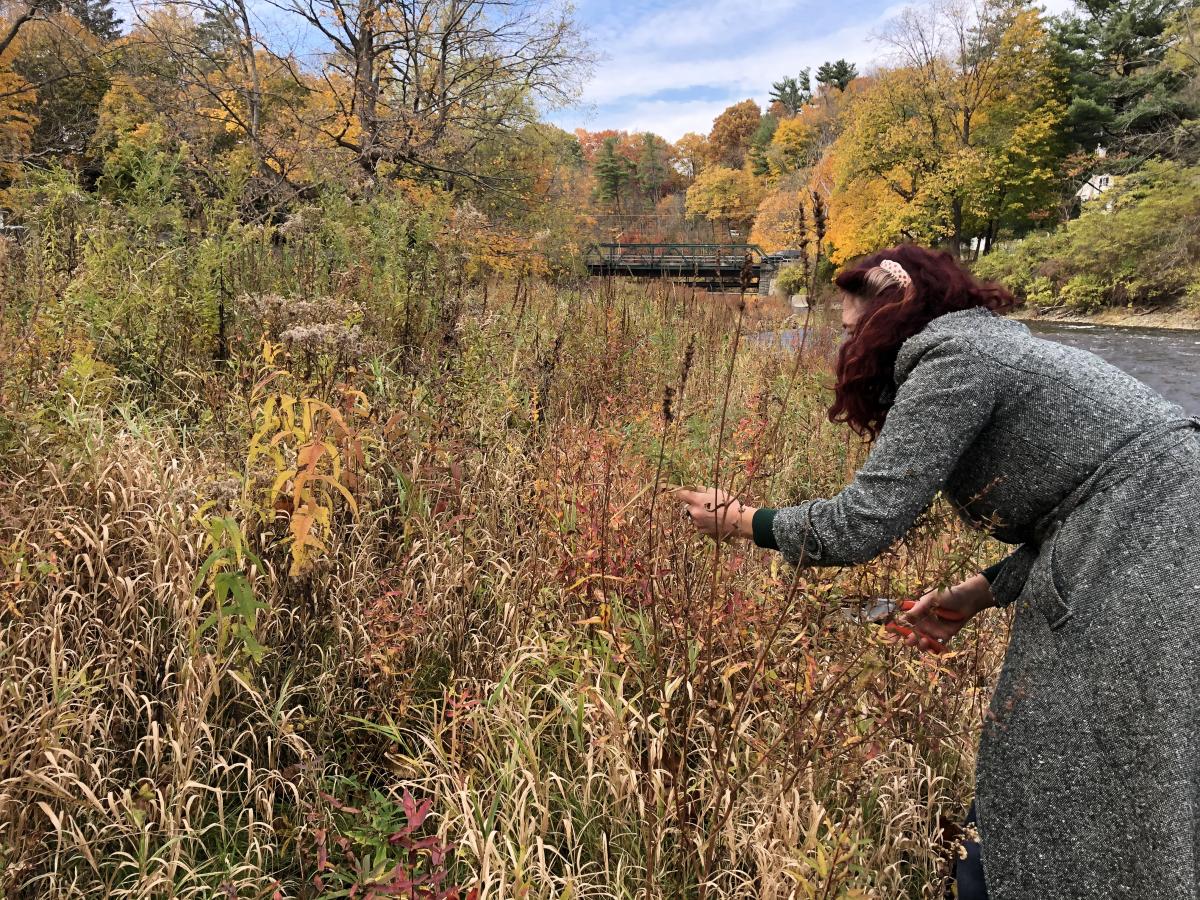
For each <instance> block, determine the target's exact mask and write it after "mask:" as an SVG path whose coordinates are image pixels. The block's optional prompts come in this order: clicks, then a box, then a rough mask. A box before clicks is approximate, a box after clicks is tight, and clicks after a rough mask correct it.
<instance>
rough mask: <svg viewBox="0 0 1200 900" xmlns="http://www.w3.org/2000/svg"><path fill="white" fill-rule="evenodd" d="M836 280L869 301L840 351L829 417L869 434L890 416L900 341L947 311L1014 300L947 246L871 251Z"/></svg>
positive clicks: (998, 306)
mask: <svg viewBox="0 0 1200 900" xmlns="http://www.w3.org/2000/svg"><path fill="white" fill-rule="evenodd" d="M885 259H891V260H895V261H896V262H898V263H899V264H900V265H901V266H903V267H904V271H905V272H907V273H908V275H909V277H910V278H911V279H912V284H911V285H908V286H907V287H906V286H903V285H901V284H899V283H898V281H897V280H896V279H895V278H893V277H889V276H888V275H886V274H885V273H884V270H881V269H879V268H878V266H879V263H880V262H881V261H883V260H885ZM834 283H835V284H836V285H837V286H838V287H839V288H841V290H842V291H844V292H845V293H847V294H849V295H851V296H852V297H854V298H855V299H857V300H858V301H859V302H861V303H863V304H864V310H863V315H862V318H861V319H859V321H858V324H857V325H856V326H855V328H854V333H853V334H852V335H850V336H849V337H848V338H847V339H846V341H845V342H844V343H843V344H842V348H841V350H840V351H839V353H838V360H837V387H836V389H835V398H834V402H833V405H832V406H831V407H830V408H829V418H830V421H833V422H846V423H848V424H849V425H850V427H851V428H853V429H854V431H856V432H857V433H858V434H861V435H864V436H865V437H867V438H868V439H871V440H873V439H874V438H875V436H876V435H878V434H879V431H880V429H881V428H883V423H884V421H885V420H886V419H887V411H888V407H889V406H890V405H891V398H892V395H893V392H894V389H895V377H894V371H893V370H894V369H895V365H896V354H897V353H899V351H900V345H901V344H903V343H904V342H905V341H906V340H908V339H909V338H910V337H912V336H913V335H914V334H916V333H917V332H919V331H920V330H921V329H923V328H924V327H925V326H926V325H928V324H929V323H930V322H931V321H932V320H934V319H936V318H937V317H938V316H942V315H945V314H946V313H951V312H957V311H959V310H964V309H974V308H976V307H984V308H986V309H990V310H993V311H994V312H998V313H1002V312H1007V311H1008V310H1010V309H1012V308H1013V307H1014V306H1016V300H1015V299H1014V297H1013V295H1012V294H1011V293H1009V292H1008V290H1006V289H1005V288H1004V287H1002V286H1001V285H998V284H992V283H984V282H981V281H979V280H977V279H976V278H975V277H974V276H973V275H972V274H971V273H970V272H968V271H967V270H966V268H964V267H963V265H962V264H961V263H960V262H959V261H958V260H956V259H955V258H954V257H953V256H951V255H950V254H949V253H947V252H945V251H944V250H928V249H926V248H924V247H918V246H916V245H915V244H900V245H898V246H896V247H892V248H891V249H888V250H881V251H879V252H878V253H872V254H871V255H870V256H865V257H863V258H861V259H859V260H857V261H856V262H854V264H853V265H851V266H849V267H847V268H846V269H843V270H842V271H841V272H840V273H839V274H838V276H837V278H835V279H834Z"/></svg>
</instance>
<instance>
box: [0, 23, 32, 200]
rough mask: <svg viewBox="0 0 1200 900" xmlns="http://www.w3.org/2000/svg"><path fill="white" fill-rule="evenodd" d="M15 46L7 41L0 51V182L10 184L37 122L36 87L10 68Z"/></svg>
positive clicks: (16, 46)
mask: <svg viewBox="0 0 1200 900" xmlns="http://www.w3.org/2000/svg"><path fill="white" fill-rule="evenodd" d="M18 49H19V44H17V43H16V42H15V41H10V42H9V44H8V45H7V46H6V47H5V48H4V51H3V52H2V53H0V185H7V184H11V183H12V181H13V179H14V178H15V177H16V175H17V173H18V172H19V171H20V168H21V163H22V162H23V161H24V159H25V157H26V155H27V154H28V153H29V146H30V141H31V139H32V137H33V129H34V126H35V125H36V124H37V116H36V115H35V114H34V104H35V103H36V102H37V91H35V90H34V88H33V86H32V85H30V84H29V82H27V81H26V80H25V79H24V78H22V77H21V76H20V75H18V74H17V73H16V72H14V71H13V69H12V63H13V57H14V56H15V55H16V52H17V50H18Z"/></svg>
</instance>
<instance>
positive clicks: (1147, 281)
mask: <svg viewBox="0 0 1200 900" xmlns="http://www.w3.org/2000/svg"><path fill="white" fill-rule="evenodd" d="M1110 193H1111V199H1112V209H1111V210H1109V209H1108V208H1107V205H1108V204H1107V202H1106V203H1104V204H1090V205H1089V206H1088V207H1087V208H1085V210H1084V212H1083V214H1082V215H1080V216H1079V218H1078V219H1075V220H1073V221H1071V222H1069V223H1068V224H1067V225H1066V226H1065V227H1063V228H1060V229H1059V230H1057V231H1054V232H1050V233H1044V234H1035V235H1030V236H1029V237H1027V238H1025V239H1024V240H1022V241H1018V242H1017V243H1016V244H1014V245H1013V246H1011V247H1007V248H1005V249H1004V250H997V251H996V252H994V253H991V254H989V255H988V256H986V257H984V258H983V259H981V260H980V261H979V262H978V263H976V265H975V271H976V274H978V275H979V276H980V277H982V278H989V279H994V280H997V281H1001V282H1003V283H1004V284H1006V285H1008V287H1009V288H1011V289H1012V290H1013V291H1015V292H1016V293H1017V294H1018V296H1022V297H1024V298H1025V299H1026V300H1028V301H1030V302H1031V303H1038V304H1039V305H1044V302H1045V294H1046V292H1045V289H1044V288H1045V285H1043V284H1040V283H1039V279H1038V277H1037V276H1043V277H1045V278H1048V279H1051V280H1052V281H1053V283H1057V284H1062V285H1064V289H1065V285H1068V284H1070V283H1071V282H1072V281H1073V279H1075V278H1079V277H1083V278H1086V279H1087V280H1086V281H1084V282H1080V283H1078V284H1076V285H1075V286H1074V287H1071V288H1070V289H1069V291H1068V292H1067V297H1066V298H1063V299H1064V302H1067V303H1068V304H1069V305H1070V306H1071V307H1072V308H1073V309H1080V310H1082V309H1085V308H1087V309H1089V310H1095V309H1098V308H1100V307H1101V306H1104V305H1106V304H1112V303H1118V302H1128V303H1132V304H1152V303H1159V302H1162V301H1166V300H1171V299H1175V298H1180V297H1183V296H1184V295H1185V294H1186V292H1187V290H1188V285H1189V284H1190V283H1191V282H1192V281H1193V280H1194V279H1195V274H1194V273H1195V271H1196V267H1197V265H1198V264H1200V166H1191V167H1188V166H1182V165H1180V164H1178V163H1174V162H1161V161H1152V162H1149V163H1147V164H1146V165H1145V166H1144V167H1143V168H1142V169H1141V170H1139V171H1138V172H1136V173H1134V174H1132V175H1129V176H1127V177H1126V178H1125V179H1124V180H1123V181H1122V182H1121V184H1120V185H1119V186H1118V187H1115V188H1113V190H1112V191H1111V192H1110ZM1105 196H1106V197H1108V196H1109V195H1108V194H1106V195H1105ZM1097 285H1099V286H1100V287H1099V292H1098V291H1097V287H1096V286H1097ZM1035 295H1036V296H1037V297H1040V298H1042V299H1035ZM1101 295H1102V299H1098V297H1100V296H1101Z"/></svg>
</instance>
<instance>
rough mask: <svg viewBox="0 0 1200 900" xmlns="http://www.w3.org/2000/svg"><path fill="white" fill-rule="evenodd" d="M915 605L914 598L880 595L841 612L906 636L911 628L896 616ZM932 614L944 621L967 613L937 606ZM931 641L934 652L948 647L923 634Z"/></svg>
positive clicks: (959, 619)
mask: <svg viewBox="0 0 1200 900" xmlns="http://www.w3.org/2000/svg"><path fill="white" fill-rule="evenodd" d="M916 605H917V601H916V600H893V599H891V598H890V597H880V598H878V599H876V600H869V601H867V602H866V603H862V604H860V605H859V606H857V607H846V608H845V609H843V610H842V614H843V615H845V616H846V618H848V619H850V620H851V621H852V622H858V623H860V624H863V625H883V626H884V627H885V628H886V629H887V630H888V631H891V632H894V633H895V634H899V635H902V636H903V637H908V636H909V635H910V634H912V633H913V630H912V629H911V628H909V627H908V626H907V625H901V624H900V623H899V622H896V621H895V619H896V617H897V616H899V615H901V614H903V613H906V612H908V611H909V610H910V609H912V608H913V607H914V606H916ZM933 613H934V615H936V616H937V617H938V618H939V619H942V620H943V621H946V622H961V621H963V620H964V619H965V618H966V617H967V614H966V613H964V612H961V611H959V610H957V609H947V608H945V607H942V606H939V607H935V608H934V610H933ZM925 637H926V638H928V639H929V640H930V641H932V642H933V652H934V653H945V652H946V651H947V650H948V649H949V648H948V647H946V645H945V644H943V643H942V642H941V641H939V640H938V639H937V638H932V637H929V636H928V635H925Z"/></svg>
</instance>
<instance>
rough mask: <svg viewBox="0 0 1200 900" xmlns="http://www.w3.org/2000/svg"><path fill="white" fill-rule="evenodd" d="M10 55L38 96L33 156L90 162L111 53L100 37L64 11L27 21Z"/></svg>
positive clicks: (81, 163) (72, 163)
mask: <svg viewBox="0 0 1200 900" xmlns="http://www.w3.org/2000/svg"><path fill="white" fill-rule="evenodd" d="M9 53H10V56H11V65H12V69H13V71H14V72H15V73H17V74H18V75H19V76H20V77H21V78H22V79H23V80H24V82H25V83H26V84H28V85H29V86H30V88H31V89H32V90H33V91H34V94H35V96H36V108H37V124H36V125H35V126H34V128H33V130H32V132H31V134H30V145H29V148H28V152H29V156H30V158H31V159H37V160H38V161H40V162H41V163H43V164H47V163H51V162H60V163H65V164H68V165H70V166H72V167H76V168H80V167H85V166H87V165H88V161H87V155H88V147H89V143H90V141H91V138H92V134H93V132H95V130H96V122H97V117H98V115H99V107H100V101H101V100H102V99H103V97H104V94H105V92H106V91H107V90H108V86H109V78H108V60H107V58H106V57H107V56H108V55H109V54H108V53H107V51H106V50H105V49H104V47H103V44H102V41H101V39H100V38H99V37H98V36H97V35H96V34H94V33H93V32H92V31H90V30H89V29H88V28H85V27H84V25H83V24H82V23H81V22H80V21H78V20H77V19H76V18H75V17H74V16H72V15H70V14H69V13H67V12H65V11H61V10H60V11H58V12H54V13H50V14H48V15H46V16H44V17H42V18H39V19H38V20H35V21H32V22H30V23H29V24H28V25H26V26H25V28H23V29H22V30H21V33H20V34H19V35H18V36H17V38H16V39H15V40H14V42H13V43H12V44H11V45H10V48H9Z"/></svg>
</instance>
